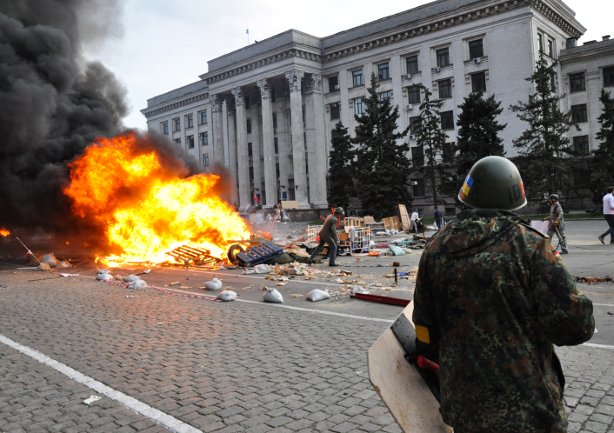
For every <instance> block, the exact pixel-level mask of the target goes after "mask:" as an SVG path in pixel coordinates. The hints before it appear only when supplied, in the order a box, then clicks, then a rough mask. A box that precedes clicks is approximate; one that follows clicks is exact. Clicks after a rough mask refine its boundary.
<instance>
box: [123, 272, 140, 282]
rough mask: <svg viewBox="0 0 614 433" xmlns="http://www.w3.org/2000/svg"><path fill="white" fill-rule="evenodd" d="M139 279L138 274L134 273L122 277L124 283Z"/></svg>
mask: <svg viewBox="0 0 614 433" xmlns="http://www.w3.org/2000/svg"><path fill="white" fill-rule="evenodd" d="M140 279H141V278H140V277H139V276H138V275H134V274H130V275H126V276H125V277H124V278H122V280H124V282H125V283H132V282H133V281H137V280H140Z"/></svg>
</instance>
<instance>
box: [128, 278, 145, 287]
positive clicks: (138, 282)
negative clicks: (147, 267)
mask: <svg viewBox="0 0 614 433" xmlns="http://www.w3.org/2000/svg"><path fill="white" fill-rule="evenodd" d="M137 278H138V277H137ZM126 287H127V288H128V289H144V288H145V287H147V283H146V282H145V280H141V279H140V278H138V279H137V280H134V281H131V282H130V283H128V285H127V286H126Z"/></svg>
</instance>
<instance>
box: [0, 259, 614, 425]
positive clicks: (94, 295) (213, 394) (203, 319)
mask: <svg viewBox="0 0 614 433" xmlns="http://www.w3.org/2000/svg"><path fill="white" fill-rule="evenodd" d="M180 272H182V271H178V273H177V275H180ZM91 276H93V272H92V273H90V277H91ZM254 290H258V289H254ZM309 308H310V305H308V306H307V307H305V309H290V308H284V307H283V306H278V305H272V304H265V303H257V302H246V301H240V302H231V303H218V302H213V301H211V300H206V299H202V298H197V297H190V296H186V295H181V294H179V293H177V294H170V293H168V292H163V291H159V290H155V289H151V288H148V289H145V290H141V291H134V290H128V289H125V288H123V287H121V286H119V285H114V284H108V283H102V282H96V281H93V280H92V279H91V278H85V277H74V278H60V277H57V274H48V273H40V272H35V271H25V270H4V271H1V272H0V311H2V314H1V315H0V336H2V337H4V338H5V339H8V340H10V341H12V342H16V343H19V344H21V345H24V346H27V347H29V348H32V349H35V350H36V351H38V352H40V353H42V354H44V355H46V356H48V357H50V358H52V359H53V360H56V361H58V362H60V363H62V364H63V365H65V366H67V367H70V368H72V369H74V370H76V371H78V372H79V373H81V374H83V375H86V376H87V377H89V378H91V379H93V380H95V381H98V382H101V383H103V384H105V385H107V386H108V387H110V388H112V389H113V390H116V391H119V392H121V393H123V394H124V395H125V396H129V397H132V398H134V399H136V400H137V401H138V402H140V403H142V404H145V405H148V406H147V408H148V409H146V410H144V411H141V413H136V412H135V411H133V410H131V409H129V408H127V407H126V402H125V401H124V400H122V401H119V402H118V401H115V400H113V399H111V398H108V397H106V396H102V399H101V400H99V401H96V402H94V403H92V404H91V405H90V406H88V405H86V404H84V400H85V399H87V398H88V397H90V396H91V395H100V393H97V392H96V391H94V390H92V389H90V388H88V387H87V386H86V385H84V384H83V383H82V382H81V383H80V382H78V381H76V380H73V379H71V378H69V377H67V376H66V375H64V374H62V373H60V372H58V371H56V369H54V368H52V367H50V366H47V365H44V364H41V363H40V362H38V361H36V360H34V359H32V358H31V357H30V356H26V355H25V354H22V353H20V352H18V351H16V350H15V349H14V348H12V347H11V346H9V345H7V344H2V343H0V389H1V391H0V431H1V432H3V433H17V432H66V433H72V432H108V433H111V432H122V433H123V432H148V433H153V432H167V431H180V432H184V431H185V432H198V431H201V432H225V433H227V432H253V433H257V432H276V433H277V432H279V433H286V432H297V433H307V432H335V433H344V432H388V433H396V432H400V429H399V428H398V426H397V425H396V423H395V422H394V420H393V419H392V417H391V416H390V414H389V412H388V410H387V409H386V407H385V406H384V405H383V403H382V402H381V400H380V399H379V398H378V396H377V394H376V393H375V392H374V390H373V388H372V387H371V385H370V383H369V380H368V374H367V365H366V352H367V350H368V348H369V347H370V346H371V344H372V343H373V342H374V341H375V340H376V339H377V338H378V337H379V335H380V334H381V333H382V332H383V331H384V329H385V328H386V327H387V326H389V322H388V321H386V320H379V321H378V320H368V318H367V317H365V316H367V315H368V314H367V315H363V316H360V317H358V316H357V317H351V316H347V315H341V314H339V315H334V314H322V313H321V312H318V311H316V310H313V311H310V310H308V309H309ZM366 308H367V309H368V307H366ZM391 308H392V309H391V310H390V311H391V312H390V313H389V315H390V317H389V319H392V318H393V317H394V316H395V315H396V314H398V311H399V309H398V307H391ZM329 313H330V311H329ZM559 353H560V355H561V358H562V362H563V365H564V368H565V371H566V374H567V381H568V386H567V389H566V400H567V403H568V405H569V409H570V432H583V433H584V432H587V433H588V432H593V433H600V432H614V425H613V414H614V387H613V382H614V366H613V363H614V356H613V354H614V351H612V350H608V349H604V348H598V347H591V346H586V345H583V346H579V347H572V348H561V349H560V350H559ZM120 400H121V399H120ZM150 409H151V410H150ZM154 409H157V410H158V411H161V413H163V414H165V415H167V416H168V417H169V418H170V417H172V419H171V421H170V422H166V421H164V420H163V421H160V419H159V418H156V417H155V416H153V415H151V412H152V410H154ZM167 421H168V420H167ZM160 423H162V424H160Z"/></svg>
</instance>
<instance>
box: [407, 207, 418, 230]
mask: <svg viewBox="0 0 614 433" xmlns="http://www.w3.org/2000/svg"><path fill="white" fill-rule="evenodd" d="M418 219H420V215H419V214H418V210H417V209H414V210H413V211H412V213H411V216H410V217H409V220H410V221H411V227H410V231H413V232H414V233H418Z"/></svg>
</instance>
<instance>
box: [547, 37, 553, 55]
mask: <svg viewBox="0 0 614 433" xmlns="http://www.w3.org/2000/svg"><path fill="white" fill-rule="evenodd" d="M548 55H549V56H550V57H554V41H553V40H552V39H550V38H548Z"/></svg>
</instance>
